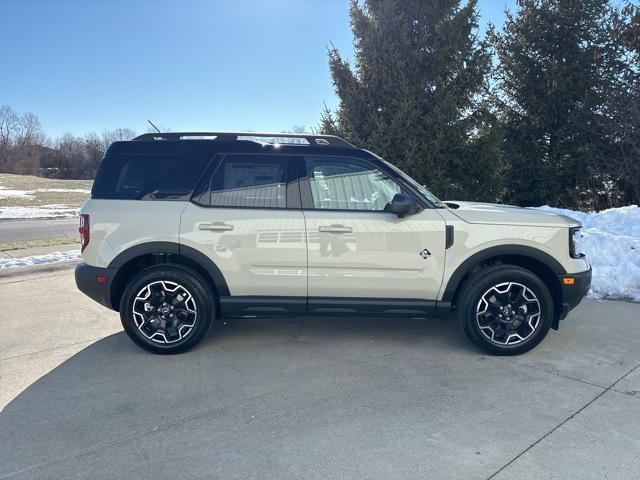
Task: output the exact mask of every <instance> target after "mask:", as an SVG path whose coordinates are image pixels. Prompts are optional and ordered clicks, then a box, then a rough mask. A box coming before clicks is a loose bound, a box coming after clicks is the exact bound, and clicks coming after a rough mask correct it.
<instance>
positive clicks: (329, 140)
mask: <svg viewBox="0 0 640 480" xmlns="http://www.w3.org/2000/svg"><path fill="white" fill-rule="evenodd" d="M185 137H214V138H213V140H216V141H219V142H234V141H236V140H238V137H250V138H251V139H253V138H256V137H257V138H267V139H269V138H274V139H279V138H303V139H305V140H306V141H307V142H308V143H309V145H330V146H333V147H341V148H356V147H354V146H353V145H352V144H350V143H349V142H347V141H346V140H344V139H342V138H340V137H336V136H334V135H313V134H310V133H282V132H281V133H275V132H274V133H264V132H167V133H144V134H142V135H139V136H137V137H135V138H134V139H133V140H135V141H153V140H183V139H185ZM267 143H276V142H267Z"/></svg>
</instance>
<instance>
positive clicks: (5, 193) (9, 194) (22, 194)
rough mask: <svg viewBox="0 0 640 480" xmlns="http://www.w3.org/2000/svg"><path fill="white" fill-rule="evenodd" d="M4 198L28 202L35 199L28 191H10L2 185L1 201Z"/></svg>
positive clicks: (0, 188) (0, 189)
mask: <svg viewBox="0 0 640 480" xmlns="http://www.w3.org/2000/svg"><path fill="white" fill-rule="evenodd" d="M4 198H24V199H26V200H31V199H33V195H31V192H29V191H28V190H10V189H8V188H6V187H3V186H2V185H0V199H4Z"/></svg>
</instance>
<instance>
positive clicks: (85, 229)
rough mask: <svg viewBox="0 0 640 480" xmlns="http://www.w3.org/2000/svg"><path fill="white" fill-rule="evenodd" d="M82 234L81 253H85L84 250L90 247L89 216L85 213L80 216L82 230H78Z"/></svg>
mask: <svg viewBox="0 0 640 480" xmlns="http://www.w3.org/2000/svg"><path fill="white" fill-rule="evenodd" d="M78 231H79V232H80V242H81V246H80V253H82V252H84V249H85V248H87V245H89V239H90V235H89V215H87V214H86V213H83V214H81V215H80V228H79V229H78Z"/></svg>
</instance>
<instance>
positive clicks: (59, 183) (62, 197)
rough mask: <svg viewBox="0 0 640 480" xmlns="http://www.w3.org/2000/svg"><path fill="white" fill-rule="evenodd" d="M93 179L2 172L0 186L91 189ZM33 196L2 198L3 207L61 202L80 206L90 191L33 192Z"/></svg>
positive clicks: (31, 188) (8, 187)
mask: <svg viewBox="0 0 640 480" xmlns="http://www.w3.org/2000/svg"><path fill="white" fill-rule="evenodd" d="M92 184H93V180H57V179H52V178H42V177H34V176H31V175H12V174H9V173H2V174H0V186H2V187H4V188H6V189H8V190H29V191H31V190H36V189H44V188H63V189H77V188H81V189H84V190H91V185H92ZM30 195H32V197H33V198H18V197H10V198H0V208H2V207H16V206H21V207H37V206H41V205H52V204H61V205H69V206H70V207H75V208H79V207H80V206H81V205H82V203H83V202H84V201H85V200H86V199H87V196H88V195H89V194H88V193H82V192H33V193H30Z"/></svg>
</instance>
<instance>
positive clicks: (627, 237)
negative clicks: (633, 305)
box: [539, 205, 640, 302]
mask: <svg viewBox="0 0 640 480" xmlns="http://www.w3.org/2000/svg"><path fill="white" fill-rule="evenodd" d="M539 208H540V209H541V210H545V211H548V212H554V213H560V214H562V215H567V216H569V217H572V218H575V219H576V220H578V221H580V222H581V223H582V237H583V238H582V251H583V253H584V254H585V255H586V256H587V258H588V259H589V261H590V262H591V266H592V267H593V280H592V282H591V290H590V292H589V296H590V297H592V298H603V297H610V298H630V299H632V300H635V301H636V302H640V208H638V206H637V205H630V206H628V207H621V208H611V209H609V210H603V211H601V212H589V213H583V212H575V211H573V210H564V209H561V208H551V207H548V206H544V207H539Z"/></svg>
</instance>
